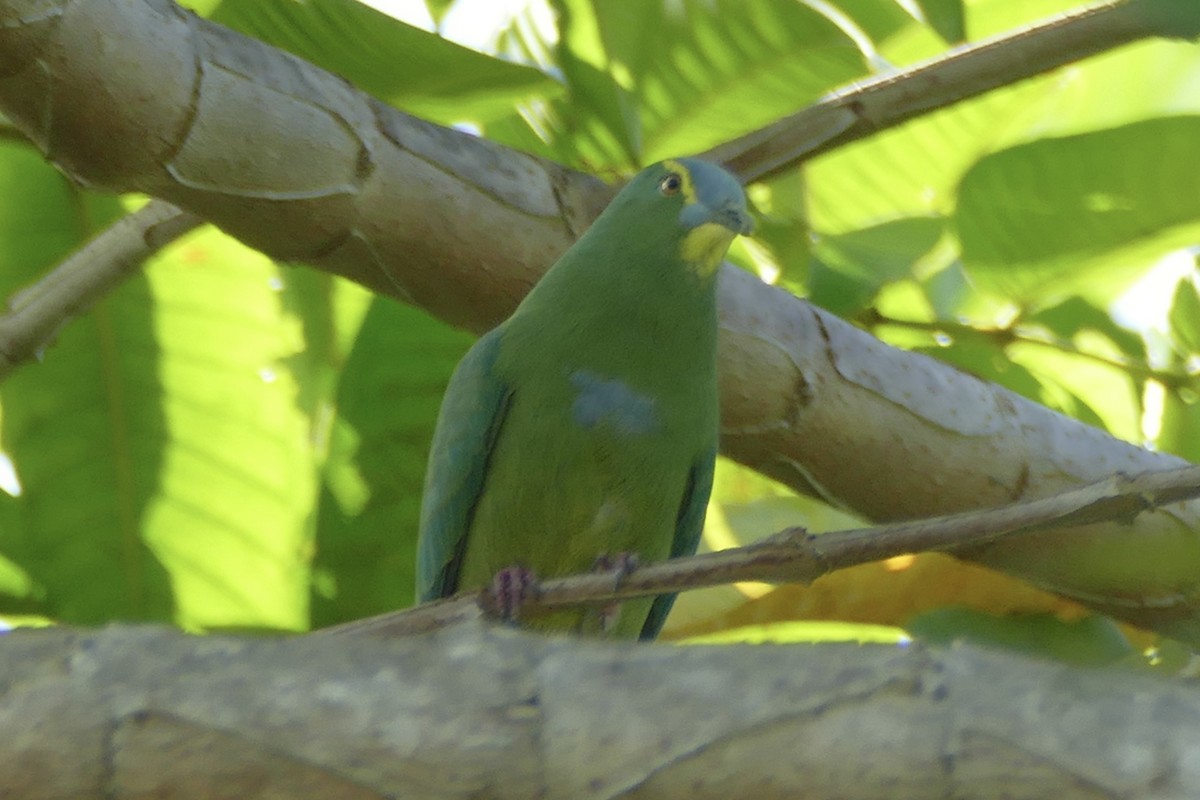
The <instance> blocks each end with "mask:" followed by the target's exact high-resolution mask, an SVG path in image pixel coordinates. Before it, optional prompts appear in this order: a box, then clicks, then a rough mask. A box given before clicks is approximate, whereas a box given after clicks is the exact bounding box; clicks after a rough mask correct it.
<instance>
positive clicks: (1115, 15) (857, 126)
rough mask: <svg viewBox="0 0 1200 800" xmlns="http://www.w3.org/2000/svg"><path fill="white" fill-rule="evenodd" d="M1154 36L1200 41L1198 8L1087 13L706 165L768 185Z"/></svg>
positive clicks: (898, 78)
mask: <svg viewBox="0 0 1200 800" xmlns="http://www.w3.org/2000/svg"><path fill="white" fill-rule="evenodd" d="M1151 36H1165V37H1174V38H1180V39H1183V38H1188V39H1191V38H1195V37H1197V36H1200V6H1197V5H1194V4H1192V5H1185V3H1184V2H1183V1H1182V0H1114V2H1107V3H1100V4H1098V5H1093V6H1088V7H1086V8H1082V9H1079V10H1077V11H1072V12H1069V13H1066V14H1063V15H1061V16H1059V17H1057V18H1055V19H1051V20H1048V21H1046V22H1043V23H1041V24H1039V25H1033V26H1031V27H1029V28H1026V29H1024V30H1020V31H1016V32H1014V33H1009V34H1005V35H1003V36H997V37H995V38H993V39H989V40H987V41H983V42H979V43H977V44H971V45H967V46H965V47H962V48H959V49H957V50H954V51H952V52H950V53H947V54H946V55H944V56H939V57H938V58H934V59H931V60H929V61H927V62H925V63H923V64H917V65H916V66H913V67H908V68H906V69H903V70H898V71H897V72H895V73H894V74H890V75H883V76H880V77H876V78H871V79H868V80H866V81H862V82H861V83H858V84H856V85H854V86H852V87H850V88H848V89H843V90H840V91H837V92H833V93H832V94H830V95H829V96H828V97H826V98H824V99H823V100H821V101H820V102H818V103H814V104H813V105H811V106H809V107H808V108H805V109H803V110H802V111H799V112H797V113H796V114H793V115H792V116H790V117H785V118H784V119H781V120H779V121H778V122H775V123H773V124H771V125H768V126H767V127H765V128H761V129H759V130H757V131H753V132H752V133H749V134H746V135H745V136H742V137H740V138H738V139H735V140H733V141H731V142H726V143H725V144H722V145H719V146H717V147H714V148H713V149H711V150H709V151H708V152H707V153H705V154H704V157H705V158H708V159H711V160H713V161H717V162H720V163H723V164H725V165H727V166H728V167H729V168H730V169H732V170H733V171H734V172H736V173H737V174H738V175H739V177H741V178H742V179H743V180H745V181H746V182H751V181H759V180H765V179H767V178H771V177H773V176H775V175H778V174H779V173H781V172H783V171H785V170H787V169H789V168H792V167H795V166H796V165H797V164H798V163H800V162H801V161H805V160H807V159H810V158H813V157H815V156H818V155H820V154H821V153H827V152H829V151H830V150H835V149H837V148H839V147H842V146H844V145H847V144H850V143H851V142H855V141H858V140H859V139H864V138H866V137H869V136H873V135H875V134H877V133H879V132H880V131H883V130H887V129H888V128H893V127H896V126H897V125H900V124H902V123H904V122H906V121H908V120H910V119H913V118H914V117H919V116H921V115H923V114H927V113H929V112H930V111H936V110H937V109H939V108H946V107H947V106H951V105H954V104H955V103H957V102H959V101H961V100H966V99H968V98H971V97H977V96H979V95H981V94H984V93H985V92H989V91H991V90H992V89H997V88H999V87H1001V86H1010V85H1012V84H1014V83H1017V82H1019V81H1022V80H1024V79H1026V78H1032V77H1034V76H1036V75H1041V74H1042V73H1045V72H1049V71H1050V70H1054V69H1058V68H1059V67H1062V66H1065V65H1067V64H1070V63H1072V62H1074V61H1079V60H1080V59H1084V58H1087V57H1088V56H1093V55H1096V54H1098V53H1104V52H1107V51H1109V50H1112V49H1114V48H1116V47H1119V46H1121V45H1123V44H1128V43H1130V42H1135V41H1138V40H1139V39H1145V38H1147V37H1151Z"/></svg>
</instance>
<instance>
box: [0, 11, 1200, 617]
mask: <svg viewBox="0 0 1200 800" xmlns="http://www.w3.org/2000/svg"><path fill="white" fill-rule="evenodd" d="M1164 1H1165V0H1129V2H1128V5H1130V6H1131V7H1132V6H1134V5H1135V4H1137V5H1138V6H1140V7H1149V8H1159V7H1160V6H1158V5H1157V4H1158V3H1162V2H1164ZM1147 4H1149V5H1147ZM1163 8H1170V9H1178V13H1179V15H1180V17H1181V18H1189V19H1190V15H1191V14H1192V13H1194V11H1193V9H1194V7H1193V6H1191V5H1188V4H1186V3H1178V4H1176V3H1173V4H1170V5H1168V6H1163ZM0 23H2V24H0V75H3V76H4V77H3V79H2V80H0V111H3V113H5V114H6V115H8V117H9V118H10V119H11V120H12V121H13V122H14V124H16V125H17V126H19V127H20V128H21V129H22V130H23V131H24V132H25V133H26V134H27V135H28V136H29V137H30V138H31V139H32V140H33V141H35V142H36V143H37V144H38V146H39V147H41V148H42V149H43V151H44V152H46V153H47V154H48V156H49V157H50V158H51V159H52V160H53V161H54V162H55V163H56V164H58V165H59V166H61V167H62V168H63V169H64V170H65V171H67V172H68V173H69V174H71V175H73V176H74V177H75V178H77V179H78V180H80V181H82V182H84V183H87V184H90V185H94V186H97V187H101V188H107V189H110V190H114V191H142V192H146V193H149V194H152V195H154V196H157V197H160V198H163V199H165V200H169V201H170V202H173V203H176V204H177V205H179V206H180V207H182V208H185V209H188V210H189V211H191V212H193V213H196V214H199V215H200V216H202V217H204V218H206V219H209V220H211V221H212V222H214V223H215V224H217V225H218V226H220V227H222V228H223V229H224V230H226V231H228V232H229V233H231V234H233V235H234V236H237V237H238V238H240V239H242V240H243V241H245V242H247V243H248V244H251V245H252V246H254V247H257V248H259V249H260V250H262V251H264V252H266V253H268V254H269V255H272V256H274V257H276V258H281V259H291V260H299V261H304V262H306V263H309V264H311V265H313V266H315V267H318V268H320V269H324V270H327V271H330V272H334V273H337V274H341V275H346V276H348V277H350V278H352V279H354V280H357V281H359V282H361V283H363V284H365V285H367V286H369V287H372V288H374V289H376V290H379V291H381V292H385V293H389V294H392V295H394V296H398V297H402V298H404V299H406V300H408V301H409V302H412V303H415V304H417V305H420V306H422V307H424V308H426V309H428V310H429V311H431V312H433V313H435V314H437V315H438V316H440V317H441V318H443V319H445V320H447V321H449V322H451V323H453V324H455V325H459V326H462V327H466V328H470V329H473V330H482V329H484V328H486V327H488V326H490V325H493V324H495V323H496V322H497V321H498V320H500V319H501V318H503V317H504V316H505V315H507V313H508V312H509V311H511V309H512V308H513V306H514V305H515V304H516V302H517V300H518V299H519V298H520V297H521V296H522V295H523V293H524V292H525V291H526V290H527V289H528V287H529V286H530V285H531V284H532V282H533V281H534V280H535V279H536V278H537V276H538V275H539V274H540V273H541V271H542V270H544V269H545V268H547V267H548V266H549V265H550V264H551V263H552V262H553V260H554V259H555V258H556V257H557V255H558V254H560V253H561V252H562V251H563V250H564V249H565V248H566V247H567V246H568V245H569V244H570V242H571V241H573V239H574V238H575V237H576V236H577V235H578V233H579V232H580V231H581V230H582V229H583V228H585V227H586V225H587V224H588V222H589V221H590V220H591V219H592V218H593V217H594V215H595V214H596V213H597V211H598V210H599V209H600V208H601V207H602V206H603V205H604V203H605V201H606V200H607V198H608V197H609V190H608V189H607V188H606V187H604V186H603V185H601V184H600V183H598V182H597V181H596V180H594V179H592V178H590V177H587V176H582V175H579V174H577V173H573V172H571V171H569V170H566V169H564V168H562V167H560V166H557V165H554V164H550V163H547V162H545V161H542V160H539V159H536V158H533V157H530V156H528V155H524V154H521V153H516V152H513V151H510V150H507V149H505V148H503V147H500V146H497V145H495V144H493V143H489V142H487V141H484V140H480V139H477V138H473V137H470V136H468V135H465V134H462V133H459V132H456V131H451V130H447V129H443V128H439V127H437V126H434V125H430V124H429V123H425V122H422V121H420V120H416V119H414V118H412V117H409V116H406V115H404V114H401V113H399V112H397V111H395V110H394V109H391V108H388V107H386V106H383V105H382V104H380V103H378V102H376V101H373V100H371V99H369V98H366V97H364V96H363V95H361V94H360V93H357V92H355V91H354V90H353V89H352V88H351V87H349V86H347V85H346V84H345V83H344V82H343V81H341V80H340V79H338V78H336V77H334V76H332V75H329V74H327V73H324V72H322V71H321V70H318V69H316V68H315V67H313V66H311V65H309V64H307V63H305V62H303V61H300V60H299V59H296V58H294V57H291V56H288V55H286V54H283V53H281V52H279V51H276V50H273V49H271V48H269V47H267V46H265V45H263V44H261V43H259V42H255V41H252V40H249V39H246V38H244V37H240V36H238V35H236V34H233V33H231V32H230V31H228V30H226V29H224V28H221V27H219V26H216V25H213V24H211V23H208V22H205V21H203V20H199V19H198V18H196V17H194V16H192V15H191V14H189V13H187V12H184V11H182V10H181V9H179V8H178V7H177V6H175V5H173V4H171V3H170V2H168V0H121V1H120V2H118V0H75V1H74V2H69V3H68V2H62V3H57V4H56V3H55V2H53V0H0ZM1093 33H1097V32H1096V31H1094V30H1093ZM97 42H101V43H102V46H100V45H98V44H97ZM721 316H722V323H721V324H722V331H721V335H722V340H721V371H722V408H723V419H722V425H723V429H722V449H723V451H724V452H725V453H726V454H727V455H730V456H732V457H734V458H736V459H738V460H739V461H742V462H743V463H745V464H748V465H749V466H751V467H754V468H755V469H758V470H760V471H762V472H764V473H766V474H769V475H772V476H773V477H776V478H778V479H780V480H783V481H785V482H787V483H789V484H790V485H792V486H794V487H796V488H797V489H799V490H801V491H806V492H809V493H812V494H816V495H819V496H821V497H824V498H825V499H827V500H829V501H831V502H834V503H836V504H839V505H842V506H846V507H849V508H852V509H854V510H855V511H856V512H858V513H859V514H862V515H863V516H866V517H868V518H872V519H876V520H897V519H908V518H914V517H925V516H932V515H938V514H945V513H951V512H954V511H960V510H964V509H969V508H980V507H989V506H997V505H1002V504H1005V503H1011V502H1016V501H1020V500H1024V499H1027V498H1031V497H1040V496H1044V495H1047V494H1051V493H1054V492H1056V491H1061V490H1063V489H1066V488H1070V487H1072V486H1078V485H1080V484H1084V483H1088V482H1091V481H1094V480H1097V479H1100V478H1103V477H1105V476H1108V475H1112V474H1116V473H1126V474H1135V473H1140V472H1146V471H1153V470H1161V469H1168V468H1171V467H1176V466H1182V463H1183V462H1181V461H1180V460H1179V459H1175V458H1171V457H1169V456H1164V455H1161V454H1156V453H1152V452H1149V451H1146V450H1143V449H1140V448H1137V447H1134V446H1132V445H1130V444H1128V443H1125V442H1121V441H1118V440H1116V439H1114V438H1112V437H1110V436H1108V435H1107V434H1105V433H1103V432H1101V431H1098V430H1096V429H1094V428H1090V427H1088V426H1086V425H1083V424H1081V423H1079V422H1077V421H1075V420H1071V419H1069V418H1067V417H1064V416H1062V415H1059V414H1055V413H1053V412H1050V411H1048V410H1047V409H1045V408H1043V407H1041V406H1038V405H1036V404H1034V403H1031V402H1029V401H1026V400H1024V399H1023V398H1021V397H1019V396H1017V395H1015V394H1013V393H1011V392H1009V391H1007V390H1004V389H1002V388H999V387H996V386H993V385H990V384H986V383H983V382H982V381H979V380H977V379H975V378H973V377H971V376H969V375H965V374H963V373H961V372H959V371H957V370H955V369H954V368H952V367H949V366H947V365H945V364H942V363H939V362H937V361H934V360H932V359H929V358H926V357H924V356H920V355H915V354H911V353H905V352H901V351H898V350H895V349H893V348H890V347H887V346H886V345H883V344H881V343H880V342H879V341H877V340H876V339H874V338H872V337H870V336H869V335H867V334H865V333H863V332H861V331H859V330H857V329H855V328H853V327H851V326H849V325H847V324H846V323H844V322H843V321H841V320H839V319H837V318H835V317H833V316H831V315H829V314H826V313H824V312H822V311H819V310H817V309H814V308H812V307H810V306H808V305H807V304H805V303H803V302H802V301H799V300H797V299H796V298H795V297H793V296H791V295H788V294H786V293H785V292H782V291H780V290H778V289H774V288H771V287H768V286H765V285H763V284H762V283H760V282H759V281H758V280H756V279H755V278H753V277H752V276H750V275H747V274H745V273H742V272H739V271H736V270H733V269H726V270H725V271H724V272H723V273H722V287H721ZM1198 512H1200V505H1197V504H1196V503H1195V502H1192V503H1187V504H1177V505H1174V506H1171V507H1169V508H1165V509H1162V510H1159V511H1155V512H1153V513H1148V514H1144V515H1142V517H1140V518H1139V521H1138V522H1137V524H1136V525H1134V526H1133V527H1127V526H1124V525H1117V524H1111V523H1109V524H1089V525H1080V526H1077V527H1075V528H1072V529H1071V530H1070V532H1069V533H1061V532H1058V533H1054V534H1036V535H1028V536H1022V537H1014V538H1010V539H1006V540H1004V541H1001V542H996V543H993V544H988V545H982V546H977V547H974V548H972V549H970V550H957V551H956V553H958V554H960V555H965V556H967V557H970V558H972V559H975V560H978V561H980V562H982V563H984V564H987V565H990V566H993V567H997V568H1000V569H1003V570H1006V571H1008V572H1011V573H1013V574H1016V575H1019V576H1022V577H1024V578H1026V579H1028V580H1030V581H1032V582H1034V583H1036V584H1038V585H1040V586H1042V587H1045V588H1049V589H1052V590H1054V591H1057V592H1059V593H1061V594H1064V595H1066V596H1069V597H1074V598H1077V599H1080V600H1082V601H1083V602H1086V603H1088V604H1089V605H1091V606H1093V607H1094V608H1097V609H1099V610H1101V611H1105V612H1108V613H1112V614H1115V615H1117V616H1120V617H1123V618H1125V619H1128V620H1131V621H1133V622H1135V623H1138V624H1141V625H1145V626H1148V627H1152V628H1156V629H1158V630H1162V631H1165V632H1168V633H1171V634H1172V635H1175V636H1180V637H1184V638H1190V639H1191V640H1193V641H1200V614H1198V612H1200V513H1198ZM1067 543H1069V544H1067Z"/></svg>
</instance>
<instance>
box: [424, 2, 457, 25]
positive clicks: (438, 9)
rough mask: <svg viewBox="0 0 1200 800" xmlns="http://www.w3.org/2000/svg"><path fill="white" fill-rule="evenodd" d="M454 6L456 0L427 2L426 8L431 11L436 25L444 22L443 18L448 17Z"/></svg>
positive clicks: (430, 14)
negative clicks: (448, 12)
mask: <svg viewBox="0 0 1200 800" xmlns="http://www.w3.org/2000/svg"><path fill="white" fill-rule="evenodd" d="M452 5H454V0H425V7H426V8H427V9H429V16H430V17H432V18H433V21H434V22H435V23H436V22H441V21H442V17H444V16H446V12H447V11H449V10H450V6H452Z"/></svg>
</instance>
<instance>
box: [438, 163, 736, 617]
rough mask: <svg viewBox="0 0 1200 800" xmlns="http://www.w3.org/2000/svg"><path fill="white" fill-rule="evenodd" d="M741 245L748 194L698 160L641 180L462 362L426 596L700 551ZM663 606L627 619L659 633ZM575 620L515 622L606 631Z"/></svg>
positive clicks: (651, 171)
mask: <svg viewBox="0 0 1200 800" xmlns="http://www.w3.org/2000/svg"><path fill="white" fill-rule="evenodd" d="M748 230H749V217H748V216H747V214H746V209H745V198H744V195H743V193H742V190H741V187H740V186H738V184H737V182H736V181H735V180H734V179H733V177H732V176H730V175H729V174H728V173H726V172H725V171H723V170H721V169H720V168H718V167H715V166H713V165H711V164H706V163H704V162H699V161H694V160H690V159H679V160H676V161H668V162H663V163H662V164H657V165H655V166H653V167H650V168H648V169H646V170H644V171H643V172H641V173H640V174H639V175H637V176H636V177H635V178H634V179H633V180H632V181H631V182H630V184H629V185H628V186H626V187H625V189H624V190H622V192H621V193H620V194H619V195H618V196H617V197H616V199H614V200H613V202H612V203H611V204H610V206H609V207H608V208H607V209H606V210H605V212H604V213H603V214H602V215H601V216H600V217H599V218H598V219H597V220H596V222H595V223H594V224H593V225H592V227H591V228H590V229H589V230H588V231H587V233H586V234H585V235H584V236H583V237H582V238H580V240H579V241H578V242H577V243H576V244H575V245H574V246H573V247H572V248H571V249H570V250H568V251H567V252H566V253H565V254H564V255H563V257H562V258H561V259H560V260H559V261H558V263H557V264H555V265H554V267H553V268H552V269H551V270H550V271H549V272H548V273H546V275H545V277H544V278H542V280H541V281H540V282H539V283H538V284H537V286H535V287H534V288H533V290H532V291H531V292H530V293H529V295H528V296H527V297H526V298H525V300H524V301H523V302H522V303H521V305H520V306H519V307H518V308H517V310H516V311H515V312H514V313H513V315H512V317H510V318H509V319H508V320H506V321H505V322H503V323H501V325H500V326H499V327H497V328H496V329H494V330H493V331H491V332H490V333H488V334H487V335H485V336H484V337H483V338H481V339H480V340H479V341H478V342H476V343H475V345H474V346H473V347H472V348H471V350H470V351H469V352H468V353H467V355H466V356H465V357H464V358H463V360H462V362H461V363H460V364H459V365H458V367H457V369H456V370H455V372H454V375H453V377H452V378H451V380H450V385H449V387H448V388H447V390H446V395H445V399H444V400H443V401H442V409H441V413H440V414H439V416H438V423H437V428H436V430H435V433H434V440H433V451H432V453H431V455H430V460H429V470H428V473H427V475H426V482H425V496H424V502H423V506H422V509H421V531H420V544H419V548H418V565H417V566H418V569H417V575H418V589H417V591H418V598H419V599H420V600H429V599H433V598H436V597H442V596H446V595H448V594H452V593H454V592H456V591H459V590H462V589H468V588H476V587H480V586H485V585H488V584H489V583H490V582H491V580H492V577H493V576H494V575H495V573H496V572H497V571H499V570H501V569H504V568H507V567H512V566H515V565H521V566H524V567H528V568H530V569H532V570H533V571H534V572H535V574H536V575H537V576H538V577H541V578H545V577H550V576H558V575H566V574H571V573H577V572H586V571H587V570H589V569H591V568H592V565H593V564H594V563H595V561H596V559H597V558H598V557H599V556H602V555H608V556H614V555H616V554H619V553H633V554H636V555H637V556H638V558H639V559H640V561H641V562H642V563H648V562H653V561H658V560H661V559H663V558H666V557H668V556H679V555H686V554H690V553H693V552H694V551H695V549H696V545H697V544H698V542H699V538H700V533H701V529H702V527H703V524H704V511H705V507H706V504H707V502H708V496H709V493H710V491H711V488H712V473H713V461H714V459H715V457H716V450H717V425H718V413H717V374H716V342H717V312H716V286H715V284H716V274H717V271H718V270H717V267H718V266H719V264H720V261H721V259H722V258H723V256H724V254H725V250H726V249H727V248H728V245H729V242H730V241H731V240H732V238H733V236H734V235H735V234H736V233H745V232H747V231H748ZM673 600H674V597H673V596H663V597H659V598H657V599H655V600H651V599H646V600H641V601H630V602H626V603H624V604H623V605H622V607H621V609H620V611H619V614H618V617H617V619H616V621H615V624H614V625H613V627H612V631H611V632H612V633H614V634H616V635H620V636H628V637H633V636H638V635H641V636H642V637H643V638H652V637H653V636H655V635H656V634H657V633H658V631H659V629H660V628H661V627H662V623H663V621H664V620H665V618H666V615H667V612H668V611H669V610H670V606H671V603H672V601H673ZM598 619H599V615H598V614H596V613H595V612H587V611H579V610H570V611H562V612H556V613H554V614H546V615H542V616H539V617H536V618H527V617H522V620H521V621H522V623H523V624H528V625H530V626H533V627H538V628H543V629H555V630H577V631H593V630H597V629H598Z"/></svg>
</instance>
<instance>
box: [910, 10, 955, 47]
mask: <svg viewBox="0 0 1200 800" xmlns="http://www.w3.org/2000/svg"><path fill="white" fill-rule="evenodd" d="M916 2H917V6H918V7H919V8H920V9H921V13H922V14H923V15H924V17H925V20H926V21H927V22H928V23H929V24H930V26H932V27H933V29H934V30H935V31H937V32H938V35H939V36H941V37H942V38H943V39H945V40H946V41H947V42H949V43H950V44H959V43H960V42H962V41H963V40H965V39H966V38H967V29H966V15H965V14H964V12H963V4H962V0H916Z"/></svg>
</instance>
